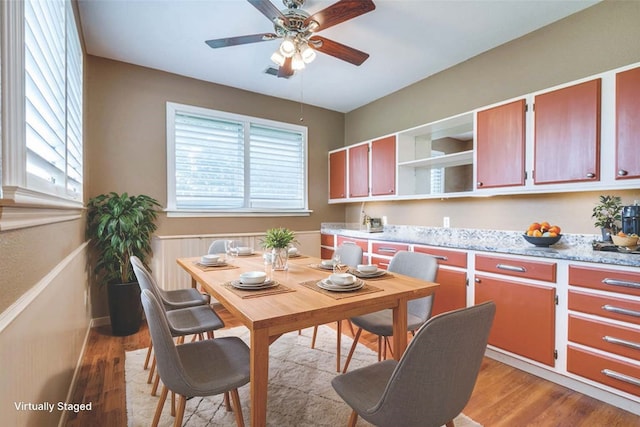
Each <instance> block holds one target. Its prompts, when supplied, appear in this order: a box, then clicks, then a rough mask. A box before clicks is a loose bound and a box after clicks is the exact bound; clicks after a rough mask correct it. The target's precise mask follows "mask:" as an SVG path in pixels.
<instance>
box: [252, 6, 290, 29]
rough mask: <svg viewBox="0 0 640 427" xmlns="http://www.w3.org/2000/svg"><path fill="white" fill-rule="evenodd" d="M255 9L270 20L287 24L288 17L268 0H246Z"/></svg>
mask: <svg viewBox="0 0 640 427" xmlns="http://www.w3.org/2000/svg"><path fill="white" fill-rule="evenodd" d="M247 1H248V2H249V3H251V4H252V5H253V7H255V8H256V9H258V10H259V11H260V13H262V14H263V15H264V16H266V17H267V18H269V20H270V21H271V22H274V23H275V22H280V23H281V24H280V25H282V23H283V24H289V18H287V17H286V16H284V15H283V14H282V12H280V10H279V9H278V8H277V7H275V6H274V5H273V3H271V2H270V1H269V0H247Z"/></svg>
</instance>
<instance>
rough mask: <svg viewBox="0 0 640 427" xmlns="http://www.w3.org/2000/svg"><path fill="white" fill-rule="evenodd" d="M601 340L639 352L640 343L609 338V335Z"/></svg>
mask: <svg viewBox="0 0 640 427" xmlns="http://www.w3.org/2000/svg"><path fill="white" fill-rule="evenodd" d="M602 339H603V340H604V341H606V342H608V343H611V344H618V345H623V346H625V347H631V348H632V349H634V350H640V343H637V342H633V341H627V340H623V339H620V338H616V337H610V336H609V335H605V336H604V337H602Z"/></svg>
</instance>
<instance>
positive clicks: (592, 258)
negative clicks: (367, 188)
mask: <svg viewBox="0 0 640 427" xmlns="http://www.w3.org/2000/svg"><path fill="white" fill-rule="evenodd" d="M321 232H322V233H324V234H341V235H344V236H351V237H359V238H362V239H370V240H381V241H392V242H401V243H410V244H422V245H430V246H440V247H443V248H453V249H466V250H474V251H483V252H496V253H504V254H513V255H527V256H534V257H541V258H555V259H565V260H573V261H585V262H595V263H601V264H615V265H622V266H632V267H640V254H623V253H617V252H605V251H595V250H593V247H592V242H593V241H594V240H597V239H598V237H599V236H597V235H595V234H592V235H587V234H563V235H562V239H561V240H560V241H559V242H558V243H557V244H555V245H553V246H551V247H549V248H537V247H535V246H533V245H531V244H530V243H527V242H526V241H525V240H524V239H523V238H522V233H521V232H517V231H493V230H478V229H470V228H441V227H420V226H406V225H385V227H384V231H383V232H380V233H367V232H366V231H361V230H360V227H359V226H358V224H345V223H323V224H322V227H321Z"/></svg>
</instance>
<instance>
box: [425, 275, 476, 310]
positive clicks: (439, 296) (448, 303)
mask: <svg viewBox="0 0 640 427" xmlns="http://www.w3.org/2000/svg"><path fill="white" fill-rule="evenodd" d="M435 281H436V283H439V284H440V287H439V288H438V289H436V293H435V299H434V300H433V310H432V313H431V315H432V316H435V315H436V314H440V313H445V312H447V311H451V310H457V309H459V308H464V307H466V306H467V273H466V272H465V271H456V270H448V269H446V268H439V269H438V274H437V275H436V280H435Z"/></svg>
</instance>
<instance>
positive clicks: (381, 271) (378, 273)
mask: <svg viewBox="0 0 640 427" xmlns="http://www.w3.org/2000/svg"><path fill="white" fill-rule="evenodd" d="M352 273H353V274H354V275H355V276H357V277H379V276H384V275H385V274H387V270H384V269H382V268H379V269H378V271H374V272H373V273H363V272H362V271H359V270H356V269H354V270H353V271H352Z"/></svg>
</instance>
